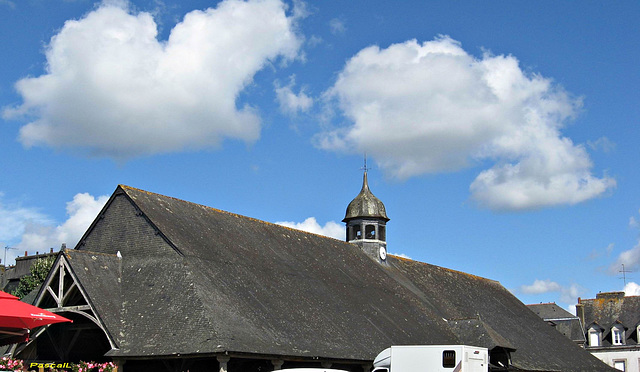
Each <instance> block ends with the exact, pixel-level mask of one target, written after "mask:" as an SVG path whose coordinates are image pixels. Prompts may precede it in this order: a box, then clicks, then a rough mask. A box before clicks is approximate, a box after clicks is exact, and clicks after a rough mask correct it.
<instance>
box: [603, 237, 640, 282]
mask: <svg viewBox="0 0 640 372" xmlns="http://www.w3.org/2000/svg"><path fill="white" fill-rule="evenodd" d="M622 265H624V269H625V270H630V271H635V270H638V268H640V241H639V242H638V244H636V245H635V247H633V248H631V249H628V250H626V251H624V252H622V253H620V255H619V256H618V259H617V260H616V262H615V263H613V264H612V265H611V266H609V273H610V274H613V275H616V274H618V273H619V271H620V270H622Z"/></svg>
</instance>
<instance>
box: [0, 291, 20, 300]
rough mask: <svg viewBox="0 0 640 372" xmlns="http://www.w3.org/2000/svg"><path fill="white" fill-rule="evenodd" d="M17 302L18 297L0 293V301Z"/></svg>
mask: <svg viewBox="0 0 640 372" xmlns="http://www.w3.org/2000/svg"><path fill="white" fill-rule="evenodd" d="M5 299H6V300H17V299H18V297H16V296H14V295H11V294H8V293H7V292H2V291H0V300H5Z"/></svg>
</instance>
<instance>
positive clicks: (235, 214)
mask: <svg viewBox="0 0 640 372" xmlns="http://www.w3.org/2000/svg"><path fill="white" fill-rule="evenodd" d="M118 187H120V188H122V189H125V190H133V191H138V192H142V193H145V194H153V195H159V196H162V197H163V198H168V199H172V200H176V201H179V202H183V203H188V204H191V205H195V206H198V207H201V208H205V209H210V210H212V211H214V212H218V213H224V214H227V215H230V216H234V217H239V218H245V219H247V220H251V221H255V222H259V223H264V224H267V225H273V226H280V227H283V228H285V229H288V230H292V231H296V232H302V233H304V234H308V235H314V236H320V237H323V238H329V239H333V240H337V241H339V242H343V243H346V242H345V241H344V240H340V239H336V238H334V237H331V236H327V235H321V234H316V233H313V232H310V231H304V230H300V229H296V228H293V227H289V226H284V225H280V224H277V223H274V222H269V221H265V220H261V219H258V218H254V217H249V216H245V215H243V214H239V213H233V212H229V211H225V210H222V209H218V208H214V207H210V206H208V205H204V204H199V203H194V202H191V201H188V200H184V199H180V198H176V197H173V196H168V195H164V194H160V193H157V192H152V191H147V190H142V189H139V188H136V187H131V186H127V185H123V184H119V185H118Z"/></svg>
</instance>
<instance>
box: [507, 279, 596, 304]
mask: <svg viewBox="0 0 640 372" xmlns="http://www.w3.org/2000/svg"><path fill="white" fill-rule="evenodd" d="M519 289H520V292H521V293H524V294H545V293H559V294H560V302H563V303H565V304H573V303H576V302H577V301H578V296H580V294H581V293H583V292H584V288H582V287H581V286H579V285H577V284H571V285H569V286H563V285H560V284H558V283H557V282H554V281H552V280H549V279H545V280H540V279H536V280H534V282H533V284H531V285H523V286H520V288H519Z"/></svg>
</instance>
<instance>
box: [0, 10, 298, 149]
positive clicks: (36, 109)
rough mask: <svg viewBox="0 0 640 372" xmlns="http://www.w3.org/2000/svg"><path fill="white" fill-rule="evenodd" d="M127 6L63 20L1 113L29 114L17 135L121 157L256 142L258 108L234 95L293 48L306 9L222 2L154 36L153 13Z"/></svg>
mask: <svg viewBox="0 0 640 372" xmlns="http://www.w3.org/2000/svg"><path fill="white" fill-rule="evenodd" d="M296 3H299V4H303V3H302V2H299V1H298V2H296ZM127 4H128V3H127V2H125V1H118V2H114V1H110V2H107V1H105V2H103V3H102V4H101V5H100V6H99V7H98V8H97V9H96V10H94V11H92V12H90V13H89V14H87V15H86V16H85V17H83V18H82V19H79V20H70V21H67V22H65V24H64V27H62V29H61V30H60V31H59V32H58V33H57V34H56V35H55V36H54V37H53V38H52V39H51V41H50V43H49V45H48V46H47V48H46V59H47V64H46V73H45V74H43V75H41V76H38V77H29V78H25V79H22V80H20V81H18V82H17V83H16V89H17V91H18V92H19V93H20V95H21V96H22V99H23V103H22V104H21V105H20V106H17V107H13V108H7V109H5V110H4V113H3V114H4V117H5V118H8V117H16V116H17V117H21V116H26V117H30V118H33V121H31V122H30V123H28V124H26V125H25V126H23V127H22V128H21V130H20V141H21V142H22V143H23V144H24V145H25V146H27V147H29V146H34V145H48V146H52V147H56V148H67V147H73V148H80V149H83V150H86V151H88V153H90V154H93V155H101V156H110V157H114V158H127V157H133V156H140V155H147V154H154V153H164V152H172V151H180V150H182V149H187V148H189V149H197V148H205V147H215V146H218V145H219V144H220V142H221V141H222V140H223V139H224V138H233V139H239V140H242V141H246V142H248V143H251V142H253V141H255V140H257V139H258V137H259V136H260V128H261V122H260V117H259V116H258V113H257V109H256V108H255V107H252V106H250V105H247V104H245V105H244V106H242V107H237V98H238V95H239V94H240V93H241V92H242V91H243V90H244V88H245V87H246V86H247V85H248V84H250V83H251V81H252V79H253V76H254V75H255V74H256V73H257V72H258V71H259V70H261V69H262V68H263V67H264V66H265V65H267V64H270V63H272V62H273V61H276V60H278V59H281V60H284V61H287V60H292V59H295V58H296V57H298V56H299V49H300V45H301V43H302V37H301V36H299V35H297V34H296V19H297V18H296V17H299V16H301V15H303V13H304V9H302V8H301V7H300V6H295V7H294V8H293V10H292V12H293V13H294V14H293V15H291V16H288V15H287V9H286V8H287V6H286V5H285V4H284V3H283V2H282V1H281V0H249V1H240V0H224V1H222V2H220V3H219V4H218V5H217V7H216V8H209V9H206V10H204V11H199V10H194V11H192V12H190V13H188V14H186V15H185V17H184V19H183V20H182V22H180V23H178V24H177V25H176V26H175V27H174V28H173V29H172V30H171V33H170V36H169V38H168V40H166V41H160V40H158V39H157V36H158V30H157V25H156V23H155V21H154V19H153V17H152V15H151V14H149V13H146V12H140V13H135V12H133V11H132V10H131V9H129V8H128V5H127Z"/></svg>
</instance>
